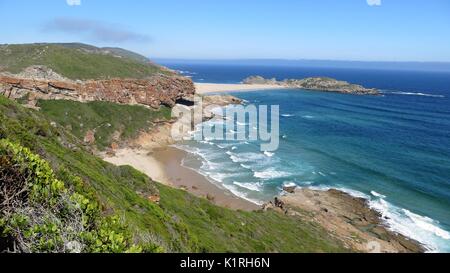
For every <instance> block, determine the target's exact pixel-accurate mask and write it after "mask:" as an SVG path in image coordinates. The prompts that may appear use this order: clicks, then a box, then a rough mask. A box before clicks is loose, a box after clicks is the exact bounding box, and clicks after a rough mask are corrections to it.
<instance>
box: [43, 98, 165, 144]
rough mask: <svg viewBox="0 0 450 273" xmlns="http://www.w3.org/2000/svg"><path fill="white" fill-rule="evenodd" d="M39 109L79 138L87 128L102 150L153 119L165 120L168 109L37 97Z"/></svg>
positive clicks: (137, 132) (148, 123)
mask: <svg viewBox="0 0 450 273" xmlns="http://www.w3.org/2000/svg"><path fill="white" fill-rule="evenodd" d="M38 106H39V107H40V108H41V112H42V113H43V114H44V115H46V116H47V117H48V118H49V119H51V120H52V121H54V122H56V123H58V124H60V125H61V126H63V127H65V128H67V129H68V130H69V131H70V132H72V133H73V134H74V135H75V136H77V137H78V138H79V139H81V140H83V139H84V137H85V135H86V133H87V132H88V131H92V132H94V133H95V146H96V147H97V148H98V149H100V150H104V149H105V148H107V147H110V146H111V144H112V143H113V142H120V141H125V140H128V139H132V138H134V137H136V136H137V135H138V134H139V133H140V132H142V131H147V130H149V129H150V128H152V127H153V124H154V122H155V121H167V120H169V119H170V118H171V110H170V108H168V107H164V106H163V107H161V109H160V110H152V109H148V108H146V107H144V106H140V105H120V104H115V103H111V102H101V101H96V102H88V103H81V102H76V101H64V100H40V101H39V102H38Z"/></svg>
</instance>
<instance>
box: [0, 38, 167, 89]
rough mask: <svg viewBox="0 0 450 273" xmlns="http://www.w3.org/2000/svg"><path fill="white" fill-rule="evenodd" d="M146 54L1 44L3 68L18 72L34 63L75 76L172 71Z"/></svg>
mask: <svg viewBox="0 0 450 273" xmlns="http://www.w3.org/2000/svg"><path fill="white" fill-rule="evenodd" d="M145 60H147V58H145V57H144V56H140V55H139V54H136V53H133V52H130V51H126V50H123V49H117V48H105V49H102V48H97V47H93V46H89V45H84V44H21V45H0V71H1V69H3V70H5V71H9V72H11V73H19V72H21V71H22V70H23V69H25V68H27V67H29V66H32V65H44V66H47V67H48V68H50V69H52V70H53V71H55V72H56V73H58V74H60V75H62V76H64V77H66V78H69V79H73V80H77V79H79V80H87V79H108V78H139V79H140V78H145V77H148V76H151V75H154V74H156V73H163V74H170V73H171V72H168V71H167V70H165V69H163V68H162V67H160V66H158V65H155V64H153V63H151V62H150V61H149V60H147V61H145Z"/></svg>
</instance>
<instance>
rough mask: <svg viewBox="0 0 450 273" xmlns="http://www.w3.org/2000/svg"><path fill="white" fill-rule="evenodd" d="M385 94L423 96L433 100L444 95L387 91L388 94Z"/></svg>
mask: <svg viewBox="0 0 450 273" xmlns="http://www.w3.org/2000/svg"><path fill="white" fill-rule="evenodd" d="M385 93H386V94H394V95H406V96H424V97H433V98H445V96H444V95H437V94H428V93H421V92H403V91H389V92H385Z"/></svg>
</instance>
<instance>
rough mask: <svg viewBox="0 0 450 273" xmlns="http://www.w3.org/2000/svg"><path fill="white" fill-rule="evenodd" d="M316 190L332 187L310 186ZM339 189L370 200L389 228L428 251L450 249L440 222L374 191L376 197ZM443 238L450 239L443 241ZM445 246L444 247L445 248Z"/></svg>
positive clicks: (370, 203) (446, 232)
mask: <svg viewBox="0 0 450 273" xmlns="http://www.w3.org/2000/svg"><path fill="white" fill-rule="evenodd" d="M308 188H310V189H315V190H325V191H326V190H329V189H332V188H331V187H326V186H318V187H308ZM335 188H336V189H337V190H340V191H343V192H346V193H348V194H350V195H351V196H353V197H357V198H363V199H366V200H368V203H369V207H370V208H371V209H373V210H376V211H377V212H379V213H380V214H381V216H382V219H383V221H384V222H385V223H386V225H387V226H388V228H389V229H390V230H391V231H393V232H397V233H399V234H402V235H404V236H406V237H408V238H411V239H413V240H415V241H417V242H419V243H421V244H422V245H423V246H424V247H426V249H427V251H428V252H437V251H449V248H448V246H449V245H450V233H449V232H448V231H446V230H444V229H442V228H440V227H439V223H438V222H437V221H435V220H433V219H431V218H428V217H424V216H420V215H418V214H415V213H413V212H411V211H409V210H406V209H401V208H399V207H396V206H394V205H392V204H391V203H389V202H387V201H386V200H385V198H386V197H385V196H384V195H382V194H379V193H377V192H375V191H372V192H371V194H372V195H373V196H374V197H375V198H371V197H370V196H368V195H366V194H364V193H362V192H360V191H355V190H350V189H347V188H339V187H335ZM442 240H449V241H448V242H442ZM443 248H444V249H443Z"/></svg>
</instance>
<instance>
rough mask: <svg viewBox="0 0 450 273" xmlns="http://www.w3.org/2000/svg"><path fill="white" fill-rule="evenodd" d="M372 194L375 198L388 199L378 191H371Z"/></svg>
mask: <svg viewBox="0 0 450 273" xmlns="http://www.w3.org/2000/svg"><path fill="white" fill-rule="evenodd" d="M370 194H372V195H373V196H375V197H378V198H386V196H384V195H382V194H381V193H378V192H376V191H371V192H370Z"/></svg>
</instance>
